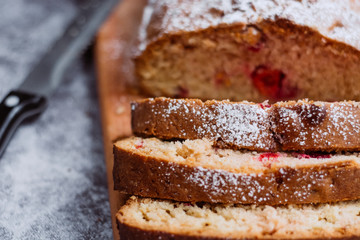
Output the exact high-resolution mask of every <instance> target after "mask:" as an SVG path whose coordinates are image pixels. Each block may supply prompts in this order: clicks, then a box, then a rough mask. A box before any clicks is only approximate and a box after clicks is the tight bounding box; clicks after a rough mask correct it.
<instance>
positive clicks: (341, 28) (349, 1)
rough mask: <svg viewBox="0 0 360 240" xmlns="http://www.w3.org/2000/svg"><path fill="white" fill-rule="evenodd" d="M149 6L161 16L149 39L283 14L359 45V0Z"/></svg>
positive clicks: (195, 0) (217, 0)
mask: <svg viewBox="0 0 360 240" xmlns="http://www.w3.org/2000/svg"><path fill="white" fill-rule="evenodd" d="M152 6H153V8H154V15H159V16H162V19H161V20H160V21H161V22H160V23H157V24H158V25H159V26H158V35H157V36H149V38H153V39H150V41H152V40H154V37H159V36H161V35H162V34H169V33H170V34H171V33H174V32H178V31H196V30H199V29H206V28H209V27H211V26H217V25H222V24H233V23H239V22H241V23H245V24H254V23H257V22H259V21H261V20H263V19H270V20H275V19H282V18H285V19H289V20H290V21H293V22H295V23H296V24H299V25H303V26H310V27H312V28H314V29H316V30H318V31H319V32H320V33H321V34H323V35H324V36H327V37H329V38H333V39H335V40H337V41H341V42H342V41H343V42H345V43H347V44H350V45H351V46H354V47H356V48H358V49H360V42H359V41H358V40H359V38H358V36H359V35H360V28H358V26H359V25H360V14H359V12H360V2H359V1H353V0H344V1H337V0H317V1H313V0H303V1H288V0H276V1H274V0H255V1H240V0H210V1H201V0H182V1H180V0H177V1H173V0H160V1H156V2H155V3H153V4H152ZM148 15H149V11H145V16H147V17H146V18H145V19H148V18H149V17H148ZM157 20H158V19H157ZM143 23H144V24H143V25H144V26H143V28H145V27H146V25H147V24H148V23H149V21H144V22H143ZM143 32H144V31H143ZM143 39H145V38H143ZM148 40H149V39H148ZM144 41H145V40H144ZM325 41H326V40H325Z"/></svg>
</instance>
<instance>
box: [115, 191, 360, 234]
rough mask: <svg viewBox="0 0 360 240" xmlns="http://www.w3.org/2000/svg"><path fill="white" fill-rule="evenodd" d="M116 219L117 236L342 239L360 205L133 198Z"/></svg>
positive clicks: (354, 225) (357, 219)
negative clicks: (135, 232)
mask: <svg viewBox="0 0 360 240" xmlns="http://www.w3.org/2000/svg"><path fill="white" fill-rule="evenodd" d="M117 220H118V221H119V223H120V224H119V227H120V232H122V231H125V228H126V227H129V226H130V227H136V228H138V229H141V230H143V231H150V232H157V234H160V233H161V232H163V233H164V232H166V233H170V234H175V235H187V236H202V237H204V238H205V237H218V238H222V239H224V238H229V239H244V238H246V239H296V238H301V239H312V238H315V239H316V238H344V237H352V236H359V235H360V228H359V225H360V202H359V201H348V202H340V203H336V204H317V205H313V204H309V205H286V206H278V207H272V206H255V205H236V204H235V205H234V204H228V205H226V204H212V205H211V204H197V205H196V204H190V203H180V202H173V201H166V200H155V199H149V198H144V199H141V198H137V197H131V199H130V200H129V201H128V203H127V204H126V205H125V206H124V207H122V208H121V209H120V211H119V213H118V214H117ZM155 234H156V233H155Z"/></svg>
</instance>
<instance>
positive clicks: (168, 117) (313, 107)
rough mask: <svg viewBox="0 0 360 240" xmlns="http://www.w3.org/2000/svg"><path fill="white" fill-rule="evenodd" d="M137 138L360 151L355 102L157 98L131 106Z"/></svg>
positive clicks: (358, 112) (252, 147)
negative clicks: (275, 101) (238, 101)
mask: <svg viewBox="0 0 360 240" xmlns="http://www.w3.org/2000/svg"><path fill="white" fill-rule="evenodd" d="M132 129H133V133H134V134H135V135H137V136H155V137H158V138H161V139H201V138H207V139H210V140H211V141H214V143H215V144H216V145H218V146H220V147H222V148H232V149H247V150H255V151H273V152H274V151H281V150H282V151H302V152H314V151H321V152H336V151H360V105H359V103H357V102H350V101H349V102H337V103H328V102H313V101H307V100H302V101H297V102H295V101H290V102H279V103H276V104H274V105H269V104H268V103H261V104H254V103H249V102H240V103H234V102H229V101H214V100H212V101H206V102H202V101H200V100H194V99H188V100H184V99H178V100H176V99H169V98H155V99H144V100H140V101H138V102H134V103H132Z"/></svg>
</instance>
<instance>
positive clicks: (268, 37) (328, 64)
mask: <svg viewBox="0 0 360 240" xmlns="http://www.w3.org/2000/svg"><path fill="white" fill-rule="evenodd" d="M356 51H357V50H356V49H354V48H352V47H350V46H346V45H345V44H341V43H339V44H334V42H332V41H328V40H327V39H326V38H325V37H322V36H321V35H320V34H318V33H315V32H314V31H313V30H311V29H309V28H307V27H304V26H296V27H294V25H293V24H292V23H290V22H289V21H286V20H278V21H276V22H274V21H271V20H264V21H262V22H260V23H257V24H256V25H254V24H247V25H246V24H241V23H239V24H233V25H230V26H220V27H218V28H216V29H213V28H208V29H204V30H201V31H197V32H182V34H172V35H169V36H166V37H162V38H160V39H159V40H157V41H154V42H152V43H150V44H149V45H148V46H147V49H146V50H145V51H144V52H143V53H142V55H141V56H140V57H138V58H137V59H136V68H137V74H138V76H139V79H140V86H142V88H143V90H144V91H145V92H147V93H150V94H151V95H153V96H169V97H194V98H200V99H231V100H236V101H238V100H249V101H264V100H266V99H269V100H270V101H272V102H274V101H278V100H284V99H301V98H305V97H306V98H310V99H313V100H324V101H335V100H343V99H350V100H360V91H359V90H358V89H360V82H359V81H358V79H360V68H359V67H358V66H359V62H360V56H359V54H354V52H356ZM295 63H296V64H295Z"/></svg>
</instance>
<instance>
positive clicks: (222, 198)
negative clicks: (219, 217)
mask: <svg viewBox="0 0 360 240" xmlns="http://www.w3.org/2000/svg"><path fill="white" fill-rule="evenodd" d="M113 177H114V189H115V190H118V191H121V192H124V193H127V194H131V195H138V196H143V197H152V198H161V199H172V200H176V201H186V202H210V203H216V202H221V203H241V204H249V203H251V204H258V205H264V204H267V205H279V204H300V203H322V202H336V201H343V200H350V199H358V198H360V158H359V153H348V154H341V153H338V154H319V153H313V154H303V153H297V152H286V153H285V152H276V153H258V152H251V151H237V150H232V149H219V148H216V147H213V146H212V144H211V142H210V141H208V140H206V139H198V140H185V141H162V140H159V139H156V138H140V137H131V138H127V139H123V140H120V141H118V142H116V143H115V145H114V168H113Z"/></svg>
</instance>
